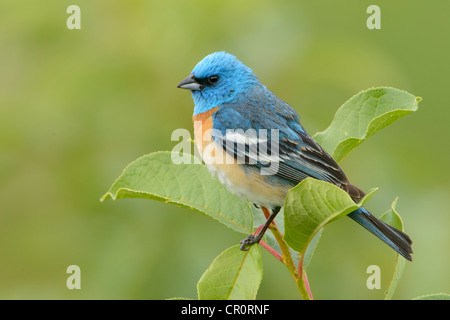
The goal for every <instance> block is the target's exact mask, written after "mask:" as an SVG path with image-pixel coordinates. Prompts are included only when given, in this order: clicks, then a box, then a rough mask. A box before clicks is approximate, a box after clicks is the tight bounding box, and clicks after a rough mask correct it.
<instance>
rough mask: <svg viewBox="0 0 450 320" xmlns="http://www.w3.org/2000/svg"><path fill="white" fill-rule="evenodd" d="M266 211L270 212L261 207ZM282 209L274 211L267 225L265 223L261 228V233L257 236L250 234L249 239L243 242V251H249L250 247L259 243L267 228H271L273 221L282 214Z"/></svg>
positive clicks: (277, 208)
mask: <svg viewBox="0 0 450 320" xmlns="http://www.w3.org/2000/svg"><path fill="white" fill-rule="evenodd" d="M261 208H262V209H263V211H264V209H265V210H266V211H268V210H267V209H266V208H264V207H261ZM280 209H281V208H280V207H276V208H274V209H272V213H271V214H270V216H269V217H268V218H267V220H266V223H264V226H263V227H262V228H261V230H259V232H258V233H257V234H256V235H255V234H250V235H249V236H248V237H247V238H245V239H244V240H241V242H240V243H241V248H240V249H241V250H243V251H247V250H248V248H247V247H248V246H251V245H252V244H254V243H258V242H259V241H260V240H261V239H262V237H263V236H264V234H265V233H266V231H267V228H269V226H270V224H271V223H272V221H273V219H275V217H276V216H277V214H278V212H280Z"/></svg>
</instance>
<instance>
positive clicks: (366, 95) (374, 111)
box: [314, 87, 421, 162]
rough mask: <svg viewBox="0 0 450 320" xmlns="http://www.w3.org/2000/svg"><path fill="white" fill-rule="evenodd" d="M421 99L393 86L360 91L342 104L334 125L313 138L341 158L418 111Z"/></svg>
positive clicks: (337, 159)
mask: <svg viewBox="0 0 450 320" xmlns="http://www.w3.org/2000/svg"><path fill="white" fill-rule="evenodd" d="M420 100H421V98H420V97H415V96H413V95H412V94H410V93H408V92H406V91H403V90H398V89H394V88H386V87H380V88H372V89H368V90H365V91H361V92H360V93H358V94H357V95H355V96H353V97H352V98H351V99H350V100H348V101H347V102H345V103H344V104H343V105H342V106H341V107H340V108H339V110H338V111H337V112H336V114H335V116H334V119H333V121H332V123H331V125H330V126H329V127H328V128H327V129H326V130H325V131H322V132H318V133H316V135H315V136H314V139H315V140H316V141H317V142H318V143H319V144H320V145H321V146H322V147H323V148H324V149H325V150H326V151H327V152H328V153H329V154H330V155H332V156H333V158H334V159H335V160H336V161H337V162H339V161H341V160H342V159H343V158H344V157H345V156H346V155H347V154H348V153H349V152H350V151H352V150H353V149H354V148H356V147H357V146H358V145H360V144H361V143H362V142H364V141H365V140H366V139H367V138H369V137H370V136H371V135H373V134H374V133H376V132H377V131H379V130H381V129H383V128H384V127H386V126H388V125H390V124H391V123H393V122H394V121H396V120H398V119H399V118H401V117H403V116H405V115H407V114H409V113H411V112H413V111H416V110H417V108H418V103H419V102H420Z"/></svg>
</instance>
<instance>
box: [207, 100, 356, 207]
mask: <svg viewBox="0 0 450 320" xmlns="http://www.w3.org/2000/svg"><path fill="white" fill-rule="evenodd" d="M213 127H214V129H215V130H216V131H215V133H214V132H213V138H214V140H215V141H216V143H218V144H219V145H221V146H222V147H223V148H224V149H225V151H226V152H227V153H228V154H230V155H232V156H233V157H234V158H236V159H244V160H245V165H247V166H253V167H256V168H259V169H261V168H265V167H268V166H269V164H267V163H265V162H264V161H262V160H264V158H262V159H261V157H259V156H261V153H260V152H259V151H258V152H252V150H259V149H260V146H256V145H255V143H256V142H260V143H264V144H265V145H266V146H267V154H269V155H273V154H275V153H276V152H273V151H274V145H273V143H272V141H273V139H272V135H273V134H274V131H271V129H275V130H276V129H278V131H276V132H278V139H274V140H275V141H276V142H278V155H279V157H278V159H279V162H278V166H277V171H276V172H274V175H275V176H277V177H278V178H281V179H283V180H286V182H289V183H290V184H292V185H296V184H298V183H299V182H300V181H302V180H303V179H305V178H306V177H313V178H316V179H319V180H323V181H327V182H330V183H333V184H335V185H337V186H339V187H341V188H343V189H344V190H346V191H347V192H349V193H350V195H351V196H352V197H353V196H354V197H355V200H357V199H360V198H361V197H362V196H363V195H364V194H363V192H362V191H360V190H359V189H357V188H356V187H353V186H351V185H350V184H349V182H348V179H347V177H346V176H345V174H344V172H343V171H342V169H341V168H340V167H339V165H338V164H337V163H336V161H334V159H333V158H332V157H331V156H330V155H328V153H327V152H326V151H325V150H323V149H322V147H320V146H319V145H318V144H317V143H316V142H315V141H314V140H313V139H312V138H311V137H310V136H309V135H308V133H307V132H306V130H305V129H304V128H303V127H302V126H301V124H300V122H299V116H298V114H297V113H296V112H295V110H294V109H293V108H292V107H291V106H289V105H288V104H287V103H285V102H284V101H282V100H280V99H279V98H277V97H276V96H269V97H266V99H263V100H262V101H261V100H260V99H259V100H251V99H249V100H247V101H244V102H241V103H229V104H225V105H223V106H222V107H221V108H220V109H219V110H218V111H217V112H216V113H215V114H214V115H213ZM260 129H266V130H267V131H266V132H267V137H262V136H261V134H260V131H259V130H260ZM227 130H228V133H229V132H230V130H231V131H233V130H234V131H236V130H240V132H241V133H245V132H251V133H252V134H254V136H250V137H249V138H248V139H232V137H234V138H236V135H234V136H233V135H232V134H227ZM353 189H355V190H353Z"/></svg>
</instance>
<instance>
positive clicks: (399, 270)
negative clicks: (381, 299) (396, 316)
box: [380, 198, 406, 300]
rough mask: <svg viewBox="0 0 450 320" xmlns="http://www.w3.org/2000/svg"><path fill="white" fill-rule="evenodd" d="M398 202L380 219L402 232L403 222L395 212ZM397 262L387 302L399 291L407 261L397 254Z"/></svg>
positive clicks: (388, 290) (386, 293)
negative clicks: (398, 286) (398, 287)
mask: <svg viewBox="0 0 450 320" xmlns="http://www.w3.org/2000/svg"><path fill="white" fill-rule="evenodd" d="M397 200H398V198H395V200H394V202H392V205H391V209H390V210H388V211H387V212H385V213H383V214H382V215H381V217H380V220H382V221H384V222H386V223H387V224H389V225H391V226H393V227H394V228H397V229H398V230H400V231H403V220H402V218H401V217H400V215H399V214H398V213H397V211H396V210H395V207H396V205H397ZM395 260H396V261H395V269H394V275H393V277H392V280H391V283H390V284H389V287H388V289H387V291H386V292H385V300H390V299H392V297H393V295H394V292H395V290H396V289H397V285H398V283H399V281H400V278H401V277H402V274H403V270H404V269H405V263H406V260H405V259H403V258H402V257H401V256H400V255H399V254H396V259H395Z"/></svg>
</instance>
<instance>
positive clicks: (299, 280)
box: [262, 207, 312, 300]
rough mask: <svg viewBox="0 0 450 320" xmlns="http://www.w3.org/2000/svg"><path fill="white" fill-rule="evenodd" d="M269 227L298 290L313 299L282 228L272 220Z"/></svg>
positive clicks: (265, 210) (304, 296) (305, 296)
mask: <svg viewBox="0 0 450 320" xmlns="http://www.w3.org/2000/svg"><path fill="white" fill-rule="evenodd" d="M262 210H263V212H264V215H265V216H266V217H268V216H269V215H270V213H269V211H268V210H267V209H266V208H264V207H262ZM269 229H270V230H271V231H272V233H273V235H274V236H275V239H276V240H277V242H278V245H279V246H280V248H281V252H282V256H281V260H280V261H281V262H282V263H283V264H284V265H285V266H286V267H287V268H288V270H289V272H290V273H291V275H292V277H293V278H294V281H295V284H296V286H297V289H298V291H299V292H300V294H301V296H302V298H303V299H304V300H311V299H312V295H311V291H310V290H309V284H308V285H306V284H305V279H306V283H307V281H308V280H307V278H306V274H305V273H304V272H303V268H299V269H298V270H297V268H296V266H295V263H294V259H292V255H291V251H290V250H289V247H288V245H287V244H286V242H285V241H284V239H283V235H282V234H281V232H280V230H279V229H278V227H277V225H276V224H275V222H272V224H271V225H270V227H269ZM300 260H301V261H303V259H302V258H301V257H300Z"/></svg>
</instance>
